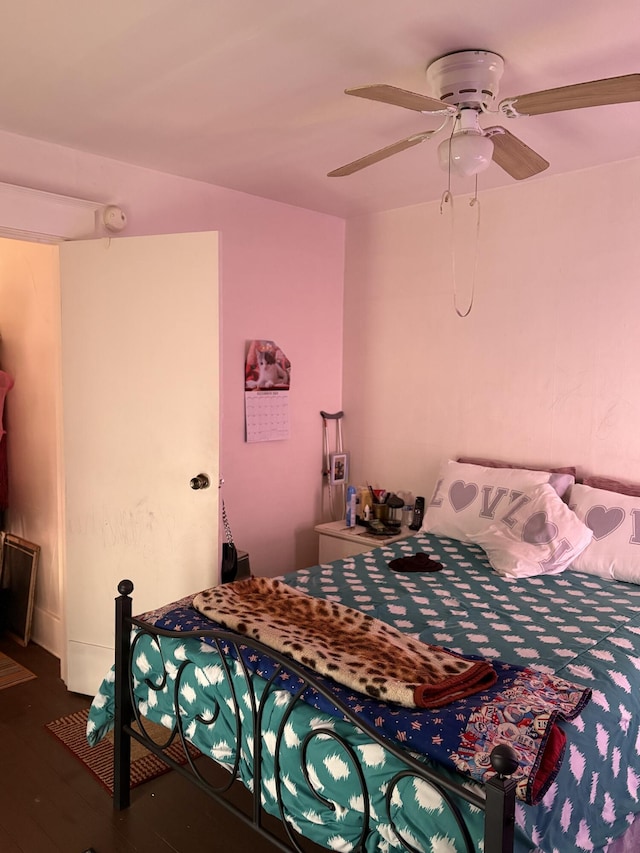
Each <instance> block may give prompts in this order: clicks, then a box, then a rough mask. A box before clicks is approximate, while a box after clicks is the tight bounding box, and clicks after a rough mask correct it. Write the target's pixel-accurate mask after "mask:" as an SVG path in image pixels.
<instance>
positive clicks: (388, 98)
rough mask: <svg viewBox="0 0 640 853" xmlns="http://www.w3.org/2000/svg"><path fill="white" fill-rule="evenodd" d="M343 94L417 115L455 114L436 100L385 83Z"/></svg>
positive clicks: (350, 90)
mask: <svg viewBox="0 0 640 853" xmlns="http://www.w3.org/2000/svg"><path fill="white" fill-rule="evenodd" d="M345 94H346V95H355V96H356V97H358V98H367V99H368V100H370V101H381V102H382V103H384V104H393V105H394V106H396V107H405V109H407V110H416V111H417V112H419V113H439V112H451V113H452V112H455V108H454V107H450V106H449V105H448V104H445V103H443V102H442V101H438V100H437V99H436V98H430V97H428V95H419V94H418V93H417V92H409V91H407V90H406V89H398V88H397V87H396V86H388V85H387V84H386V83H376V84H375V85H372V86H357V87H356V88H355V89H345Z"/></svg>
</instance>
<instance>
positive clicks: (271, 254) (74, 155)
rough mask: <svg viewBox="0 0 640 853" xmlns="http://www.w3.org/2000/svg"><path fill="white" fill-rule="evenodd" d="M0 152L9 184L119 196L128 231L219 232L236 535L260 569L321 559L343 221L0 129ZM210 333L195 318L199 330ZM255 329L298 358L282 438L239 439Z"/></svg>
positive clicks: (229, 481)
mask: <svg viewBox="0 0 640 853" xmlns="http://www.w3.org/2000/svg"><path fill="white" fill-rule="evenodd" d="M0 162H1V163H2V173H1V174H0V180H2V181H4V182H6V183H13V184H20V185H25V186H31V187H35V188H37V189H42V190H48V191H50V192H57V193H61V194H65V195H72V196H78V197H83V198H89V199H95V200H97V201H102V202H108V203H114V204H118V205H120V206H121V207H122V208H123V209H124V211H125V212H126V214H127V217H128V227H127V229H126V231H125V232H123V236H134V235H142V234H154V233H170V232H184V231H203V230H217V231H219V232H220V235H221V236H220V246H221V276H220V282H221V309H222V314H221V316H222V321H221V327H222V380H221V389H222V400H221V408H222V425H221V426H222V430H221V436H222V438H221V449H220V464H221V470H222V472H223V475H224V477H225V480H226V485H225V489H224V497H225V500H226V504H227V510H228V513H229V517H230V521H231V523H232V527H233V532H234V536H235V539H236V542H237V544H238V547H240V548H241V549H243V550H247V551H249V553H250V558H251V564H252V568H253V569H254V571H256V572H257V573H259V574H277V573H279V572H282V571H287V570H290V569H293V568H297V567H300V566H302V565H306V564H310V563H313V562H315V561H316V559H317V539H316V536H315V534H313V530H312V529H313V525H314V524H315V523H317V522H318V521H319V520H321V517H320V496H321V494H320V493H321V467H322V433H321V419H320V415H319V412H320V410H321V409H330V410H331V409H334V410H335V409H338V408H339V407H340V405H341V393H342V376H341V373H342V303H343V274H344V222H343V221H342V220H340V219H337V218H335V217H330V216H326V215H323V214H318V213H314V212H311V211H307V210H302V209H299V208H294V207H290V206H288V205H283V204H279V203H275V202H271V201H268V200H265V199H261V198H257V197H254V196H249V195H246V194H243V193H238V192H235V191H233V190H228V189H224V188H221V187H215V186H211V185H208V184H202V183H199V182H196V181H191V180H187V179H183V178H179V177H174V176H171V175H166V174H162V173H159V172H154V171H151V170H147V169H142V168H138V167H135V166H129V165H126V164H122V163H118V162H115V161H112V160H107V159H105V158H101V157H95V156H92V155H88V154H83V153H81V152H76V151H72V150H71V149H67V148H63V147H60V146H56V145H50V144H48V143H43V142H38V141H36V140H32V139H26V138H23V137H19V136H15V135H12V134H8V133H0ZM178 286H179V285H178ZM206 331H207V330H206V329H202V328H200V326H199V324H198V318H194V334H206ZM251 338H271V339H275V340H276V341H277V342H278V343H279V344H280V346H281V347H282V348H283V349H284V351H285V352H286V354H287V356H288V357H289V358H290V359H291V361H292V363H293V372H292V387H291V394H290V407H291V438H290V439H289V440H287V441H280V442H268V443H261V444H258V445H249V444H247V443H246V442H245V441H244V425H243V417H244V395H243V360H244V347H245V340H247V339H251ZM114 345H115V342H114ZM203 393H206V389H203ZM190 473H192V472H185V474H187V475H188V474H190ZM212 522H213V520H212Z"/></svg>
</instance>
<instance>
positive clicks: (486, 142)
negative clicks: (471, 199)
mask: <svg viewBox="0 0 640 853" xmlns="http://www.w3.org/2000/svg"><path fill="white" fill-rule="evenodd" d="M492 158H493V141H492V140H491V139H490V138H489V137H488V136H484V135H483V134H482V133H481V132H478V131H476V130H461V131H458V132H457V133H454V134H453V136H451V137H450V138H447V139H445V140H444V141H443V142H441V143H440V145H439V146H438V160H439V162H440V168H441V169H444V170H445V171H448V169H449V167H451V171H452V172H454V173H455V174H456V175H459V176H460V177H461V178H469V177H471V176H472V175H477V174H478V173H479V172H484V170H485V169H487V168H488V167H489V165H490V163H491V160H492Z"/></svg>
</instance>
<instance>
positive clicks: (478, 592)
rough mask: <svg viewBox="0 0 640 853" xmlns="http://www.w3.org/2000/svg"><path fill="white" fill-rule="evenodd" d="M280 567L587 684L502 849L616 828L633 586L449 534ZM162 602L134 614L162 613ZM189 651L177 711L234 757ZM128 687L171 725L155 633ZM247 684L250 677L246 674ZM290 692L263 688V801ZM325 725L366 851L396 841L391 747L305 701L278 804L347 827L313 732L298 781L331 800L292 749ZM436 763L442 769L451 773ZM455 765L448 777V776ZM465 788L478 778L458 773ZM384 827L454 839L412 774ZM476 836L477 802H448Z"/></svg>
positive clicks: (431, 636) (201, 659) (559, 852)
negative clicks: (552, 569) (513, 569)
mask: <svg viewBox="0 0 640 853" xmlns="http://www.w3.org/2000/svg"><path fill="white" fill-rule="evenodd" d="M420 551H424V552H427V553H428V554H429V555H430V556H431V557H433V558H434V559H436V560H438V561H440V562H442V563H443V566H444V569H443V571H441V572H437V573H434V574H424V575H423V574H400V573H395V572H392V571H391V570H390V569H389V568H388V563H389V562H390V561H391V560H393V559H394V558H397V557H399V556H407V555H410V554H412V553H417V552H420ZM283 579H284V580H285V581H286V582H287V583H288V584H290V585H291V586H293V587H295V588H297V589H300V590H302V591H304V592H306V593H308V594H310V595H314V596H319V597H323V598H327V599H330V600H336V601H340V602H342V603H343V604H346V605H348V606H352V607H356V608H358V609H360V610H362V611H364V612H366V613H368V614H370V615H372V616H374V617H376V618H379V619H382V620H383V621H385V622H388V623H389V624H392V625H394V626H395V627H396V628H398V629H399V630H401V631H405V632H408V633H410V634H412V635H413V636H418V637H420V638H421V639H422V640H424V641H425V642H428V643H435V644H440V645H443V646H446V647H447V648H451V649H453V650H454V651H457V652H460V653H462V654H476V655H477V654H480V655H482V656H484V657H488V658H499V659H502V660H506V661H513V662H514V663H518V664H521V665H527V666H531V667H533V668H537V669H540V670H542V671H543V672H546V673H556V674H558V675H559V676H560V677H562V678H565V679H567V680H569V681H572V682H575V683H578V684H582V685H584V686H585V687H589V688H591V690H592V691H593V694H592V695H593V698H592V701H591V702H590V703H589V705H588V706H587V707H586V709H585V710H584V711H583V712H582V714H581V715H580V716H579V717H577V718H576V719H575V720H573V721H572V722H570V723H567V722H564V723H561V725H562V727H563V728H564V730H565V732H566V734H567V738H568V749H567V753H566V757H565V760H564V763H563V765H562V767H561V769H560V772H559V774H558V776H557V778H556V780H555V781H554V782H553V784H552V785H551V787H550V789H549V790H548V792H547V793H546V795H545V796H544V799H543V801H542V802H541V803H540V804H539V805H538V806H527V805H524V804H522V803H518V804H517V815H516V820H517V833H516V851H517V852H518V853H525V851H538V850H540V851H544V853H584V851H587V853H597V852H598V851H601V850H603V849H604V848H605V847H606V845H607V843H608V841H609V840H611V839H613V838H616V837H618V836H619V835H621V834H622V833H623V832H624V830H625V829H626V827H627V826H628V824H629V823H630V821H631V820H632V819H633V816H634V815H635V814H636V813H637V812H639V811H640V757H639V756H640V733H639V714H638V697H639V696H640V587H636V586H634V585H630V584H623V583H619V582H616V581H606V580H601V579H599V578H595V577H592V576H587V575H583V574H579V573H577V572H572V571H566V572H564V573H563V574H560V575H553V576H541V577H534V578H529V579H525V580H511V579H507V578H502V577H500V576H498V575H496V574H495V573H494V572H493V571H492V570H491V568H490V567H489V565H488V563H487V561H486V558H485V556H484V553H483V551H482V550H481V549H480V548H478V547H476V546H466V545H462V544H461V543H459V542H457V541H455V540H448V539H438V538H437V537H433V536H428V535H425V534H417V535H416V536H414V537H411V538H410V539H408V540H404V541H402V542H398V543H395V544H394V545H391V546H387V547H385V546H382V547H381V548H378V549H376V550H374V551H371V552H368V553H366V554H362V555H359V556H356V557H351V558H347V559H345V560H341V561H338V562H336V563H332V564H327V565H323V566H316V567H313V568H310V569H304V570H301V571H298V572H294V573H291V574H288V575H284V576H283ZM174 606H175V605H171V606H169V605H167V606H166V607H164V608H162V609H161V610H158V611H155V612H153V613H151V614H146V615H145V619H149V621H155V620H156V619H159V618H162V616H164V614H166V613H167V611H168V610H169V609H170V608H172V607H174ZM190 645H191V646H192V647H194V648H190V649H189V658H190V659H191V660H193V661H194V665H193V666H192V667H191V668H190V669H188V670H187V675H188V678H187V680H186V683H185V685H184V687H183V690H182V692H181V709H182V711H183V719H184V720H185V725H186V727H187V732H188V736H189V738H190V739H191V740H192V741H193V742H194V743H195V744H196V745H197V746H198V747H199V748H200V749H201V750H202V751H203V752H205V753H208V754H211V755H212V756H213V757H214V758H216V759H217V760H218V761H220V762H221V763H223V764H226V765H227V766H229V765H230V764H231V763H232V761H233V758H234V743H235V722H234V719H233V713H232V702H231V697H230V695H223V696H222V701H221V704H220V707H221V709H222V713H221V715H220V718H219V720H218V722H217V723H216V725H215V726H211V727H206V728H204V727H201V726H198V725H197V723H196V722H195V716H196V714H197V713H202V712H203V704H202V696H203V694H204V696H205V697H207V696H209V698H208V699H207V698H205V707H207V706H208V710H209V712H210V713H212V709H213V707H214V704H215V703H214V702H213V700H212V699H211V698H210V697H211V694H210V693H208V691H211V690H214V689H216V690H222V691H227V693H228V687H227V686H226V685H225V684H224V683H223V679H222V677H221V671H220V667H219V664H218V663H217V654H216V652H215V650H214V649H212V648H211V647H210V646H206V645H205V644H200V643H198V642H195V643H194V642H192V643H191V644H190ZM185 653H186V651H185V643H184V642H180V641H175V640H170V641H169V642H168V643H165V642H164V640H163V654H164V656H165V663H166V664H167V668H168V669H169V671H170V672H172V671H173V672H176V671H177V670H178V668H179V666H180V665H181V663H182V662H183V660H184V658H185ZM136 667H137V673H136V675H137V678H138V679H140V682H139V684H138V687H137V695H138V696H139V698H140V703H141V712H142V713H143V714H145V715H146V716H148V717H149V718H150V719H152V720H155V721H157V722H162V723H164V724H165V725H167V726H169V727H171V726H172V711H171V707H172V706H171V701H170V691H165V692H164V693H165V694H167V695H164V694H163V693H162V692H161V693H157V692H155V691H150V690H148V688H145V687H144V685H143V683H142V678H143V677H145V678H152V680H153V678H154V677H158V675H159V674H160V673H161V672H162V661H161V658H160V654H159V653H158V651H157V649H156V648H155V647H154V646H153V644H151V643H149V642H147V643H146V644H145V645H144V646H142V645H140V646H139V648H138V650H137V654H136ZM253 681H254V684H255V685H256V689H257V690H258V692H261V690H262V686H263V684H261V681H262V680H261V679H260V678H259V677H257V676H256V677H254V679H253ZM290 701H291V696H290V694H288V693H285V692H284V691H276V692H275V693H274V694H273V696H272V697H270V699H269V702H268V714H267V715H266V716H265V718H264V720H263V727H262V731H263V758H264V759H265V761H266V775H265V777H264V778H265V784H264V786H263V787H264V792H263V799H264V805H265V808H266V809H267V810H268V811H271V812H272V813H277V808H276V799H275V784H276V783H275V777H274V769H275V768H274V750H275V744H274V738H275V735H274V732H275V731H276V730H277V725H278V721H279V719H281V717H282V714H283V713H284V709H286V708H287V706H288V704H289V702H290ZM112 718H113V673H112V672H111V673H109V675H108V676H107V677H106V679H105V681H104V682H103V684H102V685H101V687H100V690H99V692H98V693H97V695H96V697H95V698H94V701H93V704H92V708H91V712H90V716H89V723H88V739H89V741H90V742H97V741H98V740H99V739H100V738H101V737H102V736H103V735H104V734H105V733H106V731H107V730H108V729H109V728H110V727H111V725H112V722H113V720H112ZM320 727H322V728H323V729H327V728H328V729H329V730H333V731H335V732H336V733H339V734H340V735H341V736H343V737H346V738H348V739H349V741H350V742H351V743H352V745H353V747H354V749H355V750H356V753H357V754H358V756H359V757H360V759H361V760H362V761H363V762H364V764H365V765H366V769H367V779H368V792H369V793H368V800H369V805H370V808H371V812H372V815H373V816H374V818H376V819H377V822H376V823H375V825H374V829H372V831H371V832H370V834H369V836H368V838H367V840H366V849H367V851H370V853H374V851H391V850H395V849H402V846H401V845H400V843H399V842H398V840H397V838H396V836H395V833H394V831H393V829H392V827H391V825H390V823H389V821H388V819H387V815H386V807H385V802H384V798H385V792H386V786H387V782H388V779H389V778H390V777H391V776H392V775H393V773H394V772H396V771H397V770H398V769H399V767H400V765H399V763H398V761H397V759H395V758H394V757H393V756H391V755H390V754H389V753H388V752H385V751H384V750H383V749H382V748H380V747H378V746H375V745H374V744H372V743H371V742H370V741H368V739H367V738H366V736H364V735H362V734H361V733H357V732H355V730H353V729H352V728H351V727H350V726H349V725H348V724H347V723H344V722H343V721H341V720H339V719H336V718H333V717H327V716H326V715H325V714H323V713H321V712H319V711H317V710H316V709H314V708H312V707H311V706H305V705H302V706H301V707H296V709H295V714H294V716H293V717H292V719H291V720H290V721H289V723H288V724H287V728H286V737H285V744H284V750H283V751H284V761H283V765H282V766H283V769H284V786H283V792H284V800H285V808H286V811H287V813H288V815H289V817H290V819H291V820H292V822H293V824H294V825H295V826H297V827H298V828H299V829H300V830H301V831H302V833H303V834H305V835H307V836H308V837H310V838H312V839H313V840H314V841H316V842H317V843H319V844H322V845H323V846H325V847H328V848H329V849H334V850H350V849H353V845H354V844H355V842H356V841H357V839H358V837H359V831H360V824H361V816H362V812H363V807H364V806H363V796H362V792H361V791H360V789H359V786H358V784H357V779H356V778H355V777H356V773H355V772H354V770H353V768H352V767H351V766H350V764H349V761H348V759H347V757H346V756H345V755H344V753H343V752H342V751H341V749H340V748H339V747H338V746H337V745H336V742H335V741H334V740H333V739H332V738H331V737H329V736H327V735H326V734H320V735H318V736H317V737H315V738H313V740H312V742H311V746H310V752H309V763H310V766H311V768H312V780H313V783H314V785H316V786H317V790H319V791H320V792H321V793H322V795H323V796H324V797H326V798H327V799H328V800H330V801H332V802H334V803H335V804H336V807H335V808H334V809H332V810H327V809H320V807H319V801H318V800H317V798H315V797H314V796H313V795H312V794H311V792H310V791H309V790H308V786H307V784H306V782H305V780H304V777H303V775H302V771H301V769H300V762H299V758H297V756H296V753H297V750H298V747H299V745H300V743H301V742H302V739H303V738H304V736H305V735H306V733H308V732H312V731H316V730H318V729H319V728H320ZM250 740H251V739H250V737H249V736H246V737H245V739H244V741H243V752H242V763H241V768H240V772H241V776H242V778H243V779H249V778H250V762H251V755H252V754H253V744H252V743H251V742H250ZM445 772H446V773H449V775H450V776H455V774H453V773H450V772H449V771H445ZM458 778H461V777H458ZM467 784H468V785H469V787H473V788H474V790H481V788H480V787H479V786H478V785H477V784H476V783H473V782H471V781H469V782H468V783H467ZM392 809H393V812H392V815H393V820H394V822H395V824H396V828H397V829H398V831H400V832H401V833H402V834H403V837H404V838H405V839H406V840H407V841H408V842H409V843H410V844H412V845H413V846H415V847H416V849H418V850H424V851H427V853H454V851H458V850H462V849H463V848H462V843H461V841H460V838H459V831H458V830H457V828H456V826H455V824H454V822H453V819H452V818H450V817H449V816H448V815H447V812H446V808H445V806H444V804H443V802H442V800H441V798H440V797H439V795H438V794H436V793H434V792H433V790H432V789H429V788H428V786H427V785H426V784H425V783H422V782H419V781H418V780H408V779H407V780H403V782H402V783H401V784H400V785H399V786H398V788H397V790H396V791H395V792H394V794H393V797H392ZM462 809H463V813H464V815H465V818H466V819H467V821H468V822H469V823H470V827H471V832H472V837H473V838H474V839H475V842H476V845H477V846H478V849H481V847H480V843H481V842H480V839H481V838H482V815H481V813H480V812H479V811H478V810H477V809H474V808H473V807H472V806H468V805H464V804H463V806H462Z"/></svg>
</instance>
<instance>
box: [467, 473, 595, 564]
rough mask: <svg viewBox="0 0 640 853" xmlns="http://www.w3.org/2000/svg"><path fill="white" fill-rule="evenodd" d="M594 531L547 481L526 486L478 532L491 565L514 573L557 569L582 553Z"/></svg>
mask: <svg viewBox="0 0 640 853" xmlns="http://www.w3.org/2000/svg"><path fill="white" fill-rule="evenodd" d="M592 538H593V531H592V530H591V529H590V528H589V527H587V525H586V524H584V523H583V522H582V521H580V519H579V518H578V516H577V515H576V514H575V513H574V512H572V511H571V510H570V509H569V507H568V506H567V505H566V503H564V502H563V501H562V500H561V499H560V498H559V497H558V495H557V494H556V492H555V491H554V490H553V488H552V487H551V486H550V485H549V484H548V483H547V484H544V485H542V486H536V487H535V488H534V489H532V490H531V491H528V492H525V493H524V494H523V495H522V497H521V498H520V499H519V500H518V501H517V502H516V503H515V504H514V506H513V508H512V509H510V510H508V511H507V512H506V513H504V514H503V516H502V517H497V518H496V521H495V522H494V523H493V524H491V525H490V526H489V527H487V528H486V529H485V530H483V531H482V532H480V533H478V534H476V538H475V544H476V545H479V546H480V547H481V548H483V549H484V551H485V552H486V554H487V557H488V558H489V562H490V563H491V566H492V568H493V569H494V570H495V571H496V572H498V574H500V575H504V576H506V577H510V578H529V577H533V576H534V575H557V574H559V573H560V572H563V571H564V570H565V569H566V568H568V566H570V565H571V564H575V560H576V559H577V558H579V555H580V554H582V553H584V550H585V548H587V547H588V546H589V544H590V542H591V540H592Z"/></svg>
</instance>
